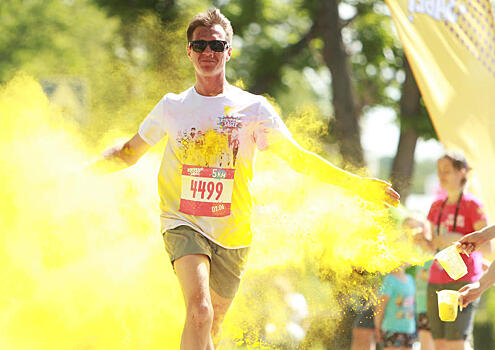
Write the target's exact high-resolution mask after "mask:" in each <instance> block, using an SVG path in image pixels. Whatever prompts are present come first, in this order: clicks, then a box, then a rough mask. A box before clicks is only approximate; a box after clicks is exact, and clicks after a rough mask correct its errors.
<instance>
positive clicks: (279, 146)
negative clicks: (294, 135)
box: [268, 137, 400, 207]
mask: <svg viewBox="0 0 495 350" xmlns="http://www.w3.org/2000/svg"><path fill="white" fill-rule="evenodd" d="M268 149H269V150H270V151H273V152H275V153H276V154H277V155H278V156H279V157H280V158H282V159H283V160H285V161H286V162H287V163H288V164H289V166H290V167H291V168H292V169H294V170H295V171H297V172H299V173H302V174H306V175H311V176H314V177H316V178H317V179H318V180H320V181H323V182H326V183H329V184H332V185H336V186H340V187H342V188H345V189H348V190H349V191H351V192H353V193H356V194H357V195H359V196H360V197H362V198H363V199H366V200H369V201H371V202H383V203H385V204H387V205H391V206H394V207H396V206H397V205H399V198H400V196H399V194H398V193H397V192H395V191H394V190H393V189H392V187H391V185H390V184H389V183H387V182H385V181H382V180H378V179H372V178H363V177H360V176H357V175H354V174H351V173H349V172H347V171H345V170H342V169H340V168H338V167H336V166H335V165H333V164H332V163H330V162H328V161H327V160H325V159H323V158H322V157H320V156H318V155H317V154H314V153H312V152H310V151H307V150H305V149H304V148H302V147H301V146H299V145H298V144H297V143H296V142H295V141H293V140H290V139H288V138H285V137H277V140H276V141H275V142H270V146H269V148H268Z"/></svg>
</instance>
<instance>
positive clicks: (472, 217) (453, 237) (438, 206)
mask: <svg viewBox="0 0 495 350" xmlns="http://www.w3.org/2000/svg"><path fill="white" fill-rule="evenodd" d="M437 170H438V179H439V181H440V186H441V188H442V189H443V190H444V191H445V195H443V196H441V197H440V198H438V199H437V200H435V201H434V203H433V204H432V205H431V208H430V210H429V213H428V221H429V222H430V226H431V234H432V247H433V248H434V249H435V250H436V251H440V250H441V249H444V248H446V247H448V246H450V245H451V244H452V243H454V242H456V241H457V240H459V239H460V238H462V237H463V236H465V235H467V234H469V233H471V232H473V231H476V230H480V229H482V228H484V227H485V226H486V216H485V214H484V212H483V207H482V205H481V203H480V201H479V200H478V199H477V198H476V197H474V196H473V195H472V194H470V193H468V192H467V191H466V189H465V187H466V182H467V174H468V172H469V170H470V168H469V166H468V164H467V162H466V159H465V158H464V156H463V155H462V154H461V153H458V152H447V153H446V154H445V155H444V156H443V157H441V158H440V159H439V160H438V162H437ZM461 256H462V259H463V260H464V263H465V264H466V266H467V270H468V273H467V274H466V275H465V276H463V277H461V278H460V279H458V280H453V279H451V278H450V277H449V275H448V274H447V273H446V271H445V270H444V269H443V268H442V266H441V265H440V264H439V263H438V261H436V260H435V261H434V262H433V264H432V265H431V267H430V271H429V277H428V286H427V316H428V322H429V326H430V330H431V334H432V336H433V340H434V343H435V348H436V349H442V350H464V349H469V348H470V340H471V338H472V330H473V323H474V313H475V308H476V305H477V303H471V304H470V305H468V306H467V307H466V308H464V309H463V310H462V311H461V312H460V313H459V315H458V317H457V319H456V320H455V321H454V322H443V321H441V320H440V318H439V314H438V302H437V293H436V292H437V291H439V290H444V289H450V290H458V289H460V288H461V287H463V286H464V285H466V284H470V283H474V282H477V281H478V280H479V279H480V277H481V275H482V274H483V266H482V265H483V257H482V254H481V252H475V253H473V254H471V255H469V256H467V255H465V254H461Z"/></svg>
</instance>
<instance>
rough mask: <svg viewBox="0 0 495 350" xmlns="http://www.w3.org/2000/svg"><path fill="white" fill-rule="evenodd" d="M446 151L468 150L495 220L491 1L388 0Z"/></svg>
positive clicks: (494, 31) (494, 71) (475, 177)
mask: <svg viewBox="0 0 495 350" xmlns="http://www.w3.org/2000/svg"><path fill="white" fill-rule="evenodd" d="M386 2H387V4H388V6H389V8H390V11H391V14H392V18H393V20H394V23H395V26H396V28H397V31H398V33H399V37H400V39H401V41H402V45H403V47H404V51H405V52H406V55H407V58H408V60H409V63H410V64H411V67H412V70H413V73H414V76H415V77H416V81H417V83H418V86H419V89H420V90H421V94H422V96H423V99H424V101H425V104H426V107H427V109H428V112H429V114H430V117H431V119H432V121H433V125H434V126H435V129H436V131H437V134H438V136H439V138H440V140H441V141H442V143H443V144H444V146H445V147H447V148H453V149H460V150H462V151H464V153H465V154H466V157H467V159H468V162H469V163H470V165H471V166H472V167H473V174H472V175H473V176H472V187H473V191H474V192H475V193H476V194H477V195H478V196H479V197H480V198H481V200H482V202H483V203H484V205H485V207H486V209H487V212H488V214H490V215H489V216H490V217H491V218H492V219H493V218H495V180H494V179H495V24H494V19H493V12H492V8H491V5H490V1H489V0H460V1H459V0H457V1H456V0H386Z"/></svg>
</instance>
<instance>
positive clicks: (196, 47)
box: [189, 40, 229, 53]
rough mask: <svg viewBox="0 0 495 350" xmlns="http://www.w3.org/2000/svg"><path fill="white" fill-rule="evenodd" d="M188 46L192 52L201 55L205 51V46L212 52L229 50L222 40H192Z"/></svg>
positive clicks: (226, 43)
mask: <svg viewBox="0 0 495 350" xmlns="http://www.w3.org/2000/svg"><path fill="white" fill-rule="evenodd" d="M189 46H190V47H191V48H192V49H193V51H194V52H198V53H201V52H203V51H204V50H206V46H209V47H210V49H211V50H212V51H215V52H224V51H225V50H226V49H228V48H229V43H228V42H226V41H223V40H209V41H206V40H193V41H190V42H189Z"/></svg>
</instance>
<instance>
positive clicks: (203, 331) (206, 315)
mask: <svg viewBox="0 0 495 350" xmlns="http://www.w3.org/2000/svg"><path fill="white" fill-rule="evenodd" d="M174 268H175V272H176V274H177V277H178V279H179V283H180V285H181V288H182V294H183V296H184V301H185V303H186V322H185V325H184V331H183V332H182V339H181V344H180V348H181V350H213V349H214V347H213V342H212V340H211V327H212V324H213V306H212V302H211V296H210V286H209V284H210V277H209V276H210V260H209V259H208V257H207V256H206V255H186V256H183V257H181V258H179V259H177V260H175V261H174Z"/></svg>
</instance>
